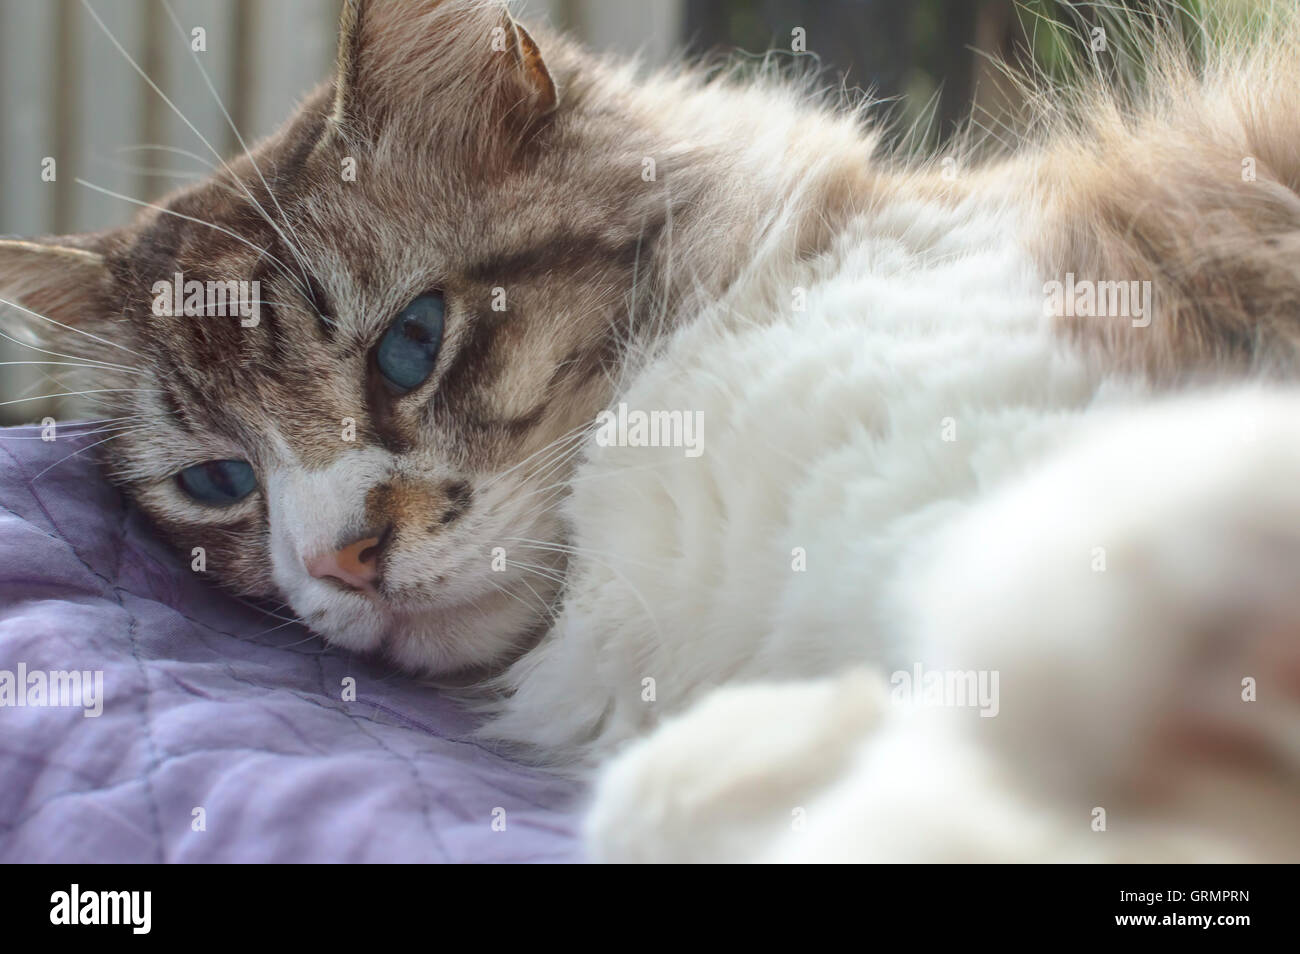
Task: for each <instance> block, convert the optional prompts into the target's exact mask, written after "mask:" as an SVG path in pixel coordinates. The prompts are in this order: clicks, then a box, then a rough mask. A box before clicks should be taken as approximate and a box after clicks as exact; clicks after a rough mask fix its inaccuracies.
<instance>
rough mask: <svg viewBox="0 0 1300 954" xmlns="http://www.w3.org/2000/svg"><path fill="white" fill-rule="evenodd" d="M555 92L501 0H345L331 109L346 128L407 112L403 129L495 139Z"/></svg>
mask: <svg viewBox="0 0 1300 954" xmlns="http://www.w3.org/2000/svg"><path fill="white" fill-rule="evenodd" d="M558 102H559V95H558V92H557V90H556V87H555V81H554V80H553V79H552V78H551V74H550V71H549V70H548V69H547V67H546V63H545V61H544V60H543V59H542V54H541V50H540V49H539V48H538V46H537V43H536V41H534V39H533V37H532V36H531V35H530V34H529V33H528V31H527V30H525V29H524V28H523V27H522V26H520V25H519V24H518V23H516V22H515V20H514V19H513V18H512V17H511V16H510V14H509V11H508V10H507V9H506V6H505V4H504V3H503V2H501V0H345V3H344V5H343V16H342V19H341V21H340V27H339V55H338V70H337V75H336V77H335V95H334V108H333V113H332V118H333V121H334V124H335V126H336V127H337V128H338V129H339V130H341V131H342V132H343V134H344V135H345V136H348V137H349V138H352V137H357V136H360V137H361V138H362V139H365V140H371V139H374V138H375V137H376V136H377V134H378V131H379V128H380V127H381V126H383V125H385V124H392V123H397V124H399V125H402V126H405V125H406V124H403V123H402V120H403V119H404V118H406V119H407V120H408V124H409V129H407V128H403V129H402V130H399V131H398V134H399V135H402V136H403V137H404V138H405V137H407V136H412V135H417V134H418V132H419V131H421V130H423V131H424V133H425V135H424V138H428V136H429V135H430V134H433V135H438V136H440V137H441V138H443V139H447V138H449V137H450V138H451V140H452V142H453V143H454V144H459V145H466V144H469V143H470V142H472V141H474V140H475V139H476V138H477V139H479V140H480V141H481V140H482V139H483V138H484V137H486V138H487V139H489V140H499V139H500V138H501V137H502V136H503V135H508V134H509V133H511V132H514V133H519V132H523V131H527V130H528V129H529V128H530V127H532V126H533V125H535V124H536V123H537V122H538V121H540V120H542V119H544V118H545V117H546V116H548V115H549V114H550V113H551V112H552V111H554V109H555V107H556V105H557V103H558ZM417 141H418V140H417Z"/></svg>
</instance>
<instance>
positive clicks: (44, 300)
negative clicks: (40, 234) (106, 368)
mask: <svg viewBox="0 0 1300 954" xmlns="http://www.w3.org/2000/svg"><path fill="white" fill-rule="evenodd" d="M74 243H76V244H74ZM108 286H109V272H108V267H107V266H106V265H105V263H104V257H103V256H102V255H101V254H100V253H99V252H98V251H96V250H95V249H94V248H92V247H89V243H88V242H86V241H84V240H82V239H81V238H80V237H71V238H69V239H52V240H38V241H28V240H24V239H0V310H3V311H4V312H6V313H7V317H6V319H5V321H4V325H5V331H6V333H7V334H12V331H21V332H24V334H21V335H15V337H20V338H22V339H23V340H26V341H29V342H37V341H40V342H44V343H47V344H48V343H55V342H61V341H65V340H68V339H69V338H72V337H78V338H82V339H84V338H85V336H84V335H77V334H76V332H75V331H69V330H68V329H84V328H85V327H86V326H87V325H90V324H94V323H96V322H97V319H98V318H99V317H100V315H101V309H102V307H103V301H104V297H105V293H106V291H107V289H108ZM87 343H89V341H88V340H87ZM84 350H85V349H84V348H82V349H81V351H84ZM78 353H80V351H79V352H78Z"/></svg>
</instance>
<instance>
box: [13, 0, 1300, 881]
mask: <svg viewBox="0 0 1300 954" xmlns="http://www.w3.org/2000/svg"><path fill="white" fill-rule="evenodd" d="M1166 12H1167V11H1166ZM1161 22H1162V21H1160V20H1159V18H1156V20H1153V21H1147V20H1144V19H1142V18H1140V17H1136V16H1135V17H1133V18H1132V19H1131V20H1129V21H1126V26H1127V27H1128V28H1129V29H1130V30H1131V31H1132V32H1133V33H1134V34H1135V35H1136V36H1137V38H1138V42H1139V44H1140V45H1141V44H1145V46H1144V47H1143V48H1144V49H1145V50H1146V53H1147V57H1146V70H1145V79H1144V80H1143V81H1142V84H1141V85H1140V86H1138V87H1135V88H1129V89H1128V90H1127V91H1125V89H1124V88H1123V87H1113V86H1110V85H1107V84H1105V83H1098V82H1094V81H1091V80H1080V81H1075V82H1074V84H1073V85H1072V86H1069V87H1066V88H1053V87H1051V86H1049V85H1047V84H1046V83H1041V84H1039V85H1037V86H1033V87H1031V88H1027V92H1028V93H1029V96H1030V99H1029V101H1030V103H1031V105H1033V106H1034V107H1035V108H1036V110H1037V112H1036V113H1035V116H1034V118H1035V119H1036V120H1037V122H1036V123H1032V124H1030V131H1029V132H1028V133H1026V134H1025V135H1024V136H1023V137H1022V140H1021V142H1020V144H1019V145H1018V146H1017V148H1016V149H1015V150H1013V151H1012V152H1011V153H1010V154H1007V155H1002V156H995V157H992V158H988V159H984V160H979V159H977V158H975V157H974V156H968V155H966V154H963V153H960V152H958V153H956V154H955V155H952V156H946V157H945V156H934V157H932V161H928V162H920V163H907V162H903V161H901V160H899V159H894V158H892V157H891V156H890V155H888V153H887V151H886V150H885V149H883V148H882V146H881V145H880V142H879V136H878V133H877V132H875V131H874V127H873V124H872V121H871V117H870V115H869V114H868V112H867V110H866V109H865V107H854V106H851V105H846V104H844V103H843V102H841V101H840V100H839V99H838V98H832V97H827V96H824V95H820V94H818V93H817V91H816V90H815V89H814V88H813V87H812V85H811V84H810V83H808V82H800V81H797V80H791V79H789V78H782V77H780V76H779V75H774V74H771V73H765V74H762V75H759V76H757V77H754V76H747V77H733V76H730V75H727V74H722V75H718V74H716V73H710V72H707V71H703V70H698V69H694V68H690V67H680V68H676V69H672V70H668V71H665V72H660V73H656V74H653V75H646V74H645V73H644V72H642V71H640V70H638V69H637V67H636V66H635V65H634V64H629V63H624V62H619V61H616V60H609V59H605V58H600V57H596V56H593V55H591V54H589V53H587V52H585V51H583V50H582V49H581V48H579V47H578V46H576V45H574V44H573V43H571V42H570V41H568V40H567V39H564V38H563V37H560V36H557V35H553V34H550V33H548V32H545V31H541V30H536V31H530V30H529V29H526V28H525V27H523V26H522V25H520V24H519V23H517V22H516V21H515V20H514V19H513V17H511V16H510V14H509V12H508V11H507V10H506V8H505V7H504V6H503V5H502V4H500V3H497V2H488V0H405V2H397V0H349V2H347V3H345V4H344V13H343V18H342V24H341V30H340V42H339V62H338V68H337V71H336V74H335V76H334V78H333V79H332V80H330V81H329V82H328V83H326V84H325V85H323V86H322V87H321V88H319V89H318V90H317V91H315V92H314V93H313V94H311V95H310V96H309V97H308V98H307V99H306V100H305V102H304V103H303V105H302V106H301V108H300V109H299V110H298V111H297V113H296V114H295V115H294V116H293V117H292V118H291V119H290V120H289V121H288V122H287V123H286V125H285V126H284V127H283V128H282V129H281V130H280V131H279V132H278V133H277V134H276V135H275V136H273V137H272V138H271V139H269V140H267V141H266V142H264V143H262V144H260V145H259V146H257V147H256V149H254V150H253V151H252V152H250V153H247V154H246V155H244V156H242V157H239V158H236V159H232V160H231V161H230V162H229V163H228V164H223V165H222V167H221V168H220V169H219V170H218V171H217V172H216V173H215V174H214V175H213V176H212V177H211V178H210V179H208V180H206V181H204V182H202V183H199V184H197V185H194V186H191V187H187V188H185V189H183V190H181V191H179V192H177V193H175V194H174V195H172V196H170V197H168V198H167V199H165V200H164V201H163V202H162V203H160V204H159V205H158V206H150V207H149V208H146V209H145V210H144V211H143V212H142V213H141V214H140V215H139V217H138V218H136V219H135V220H134V221H133V222H132V223H130V224H128V225H126V226H123V227H121V228H119V229H114V230H111V231H108V232H104V233H99V234H95V235H78V236H65V237H56V238H49V239H40V240H31V241H23V240H13V241H4V242H0V288H3V290H4V295H5V300H6V301H14V302H16V303H17V304H18V305H20V306H21V309H22V310H21V312H19V315H20V317H24V318H25V319H26V321H25V322H24V327H26V328H27V330H28V331H29V332H30V331H32V330H39V331H40V332H41V336H40V338H39V341H33V347H37V348H41V349H44V351H45V352H46V353H47V354H52V355H56V356H58V360H71V361H73V362H76V363H80V364H83V365H86V366H87V367H85V368H83V369H82V370H83V371H85V372H86V374H87V375H88V377H89V379H90V380H91V381H93V382H94V383H93V384H92V385H90V387H92V388H93V389H94V390H95V391H96V395H95V396H96V397H97V398H99V400H100V402H101V405H102V406H103V407H105V408H107V409H108V411H109V412H110V413H109V414H108V416H109V417H110V418H113V419H117V420H120V421H122V422H124V423H125V429H124V430H123V431H122V432H121V433H120V434H119V435H117V436H115V437H114V438H113V439H112V440H111V441H110V442H108V443H105V444H104V445H103V448H102V450H103V456H104V462H105V467H106V472H107V473H108V474H109V476H110V477H111V478H112V479H113V480H114V481H115V482H116V483H117V484H118V485H119V486H120V487H121V488H122V489H123V491H124V492H125V493H126V494H127V495H129V497H130V498H131V499H132V500H133V501H134V502H135V504H136V505H137V506H138V507H139V508H140V509H141V510H142V511H143V512H145V513H146V514H147V515H148V516H149V517H150V518H152V520H153V521H154V522H155V523H156V525H157V526H158V528H159V530H160V532H161V533H163V534H164V535H165V536H167V537H168V538H169V539H170V540H172V541H173V542H175V544H176V545H177V546H178V547H180V548H181V549H182V550H183V551H186V552H188V551H189V549H190V548H191V547H194V546H201V547H203V548H204V549H205V551H206V554H207V567H208V571H209V573H210V574H211V575H212V576H213V577H214V578H215V579H217V580H219V581H220V582H221V583H222V584H223V585H225V586H227V587H229V588H230V589H232V590H234V591H236V592H238V593H241V594H244V595H247V596H252V597H265V598H278V599H282V600H285V601H287V602H288V603H289V604H290V605H291V606H292V608H293V611H294V612H295V613H296V614H297V615H298V616H299V617H300V618H301V619H302V620H303V621H304V622H305V623H306V625H308V626H309V627H310V628H311V629H312V630H313V631H315V632H316V633H318V634H319V635H320V636H321V637H323V638H324V639H325V640H326V641H327V642H328V643H330V644H331V645H334V646H339V647H343V648H346V649H349V650H353V651H356V652H361V653H377V654H382V655H384V656H385V657H387V658H388V659H391V660H393V661H395V662H396V663H398V664H399V665H401V666H402V667H404V668H405V669H407V670H409V671H411V672H412V673H415V674H417V675H420V676H423V677H426V678H429V679H430V681H431V682H437V683H439V684H441V685H444V686H446V687H447V691H455V692H459V693H461V694H463V695H464V696H465V697H466V699H467V702H468V704H470V705H474V706H477V707H478V708H480V709H482V710H483V711H484V714H485V719H486V721H485V725H484V726H483V728H482V729H481V730H480V737H481V738H482V739H484V740H490V741H491V742H493V744H495V745H497V746H499V747H500V750H501V751H503V752H506V753H511V754H516V755H518V757H520V758H526V759H529V760H531V761H534V762H537V763H539V764H543V765H549V766H551V767H553V768H555V769H556V770H557V771H571V772H575V773H590V774H591V775H592V777H593V778H594V780H595V782H594V795H593V800H592V804H591V807H590V812H589V815H588V822H587V827H586V831H587V838H588V847H589V851H590V855H591V857H592V858H593V859H595V860H601V861H687V860H689V861H716V860H726V861H831V860H835V861H840V860H854V861H860V860H1008V861H1021V860H1035V861H1041V860H1152V859H1174V860H1227V859H1246V860H1277V859H1289V860H1294V859H1295V858H1297V857H1300V826H1298V825H1297V823H1296V815H1295V811H1294V808H1295V805H1296V804H1297V799H1298V798H1300V752H1298V751H1297V746H1296V739H1297V738H1300V732H1298V731H1297V730H1298V729H1300V688H1298V686H1300V683H1297V673H1300V666H1298V664H1297V660H1298V658H1300V655H1298V653H1297V639H1296V636H1297V634H1298V633H1300V599H1297V597H1296V595H1295V594H1297V593H1300V559H1298V558H1300V480H1297V479H1296V478H1297V476H1300V390H1297V389H1296V388H1295V387H1294V384H1293V382H1294V380H1295V377H1296V372H1297V370H1298V368H1297V350H1296V345H1297V342H1300V270H1298V269H1297V267H1296V261H1297V255H1296V253H1297V251H1298V250H1300V194H1298V193H1300V146H1298V144H1300V108H1297V107H1300V84H1298V83H1297V80H1300V76H1297V72H1300V61H1298V60H1297V57H1296V55H1295V54H1296V51H1297V49H1300V43H1298V42H1297V40H1298V38H1300V34H1298V33H1297V22H1298V21H1297V18H1296V17H1295V16H1294V15H1293V14H1291V13H1289V12H1288V9H1287V8H1286V7H1285V6H1282V5H1277V6H1267V7H1264V8H1261V11H1260V12H1259V14H1258V16H1257V19H1256V20H1255V21H1254V22H1253V24H1252V26H1253V29H1252V30H1245V29H1241V30H1237V29H1233V28H1230V26H1229V25H1228V24H1227V23H1226V22H1224V23H1211V24H1210V26H1211V29H1208V30H1207V31H1206V33H1207V36H1209V37H1211V38H1213V40H1214V43H1212V44H1211V48H1210V49H1208V50H1207V51H1206V52H1205V65H1204V66H1203V67H1196V68H1194V67H1193V66H1191V65H1190V60H1189V58H1188V57H1186V56H1184V55H1183V53H1182V51H1181V47H1179V45H1178V44H1177V43H1175V42H1174V41H1172V40H1171V39H1169V38H1168V37H1169V35H1168V34H1167V33H1166V31H1165V30H1164V29H1163V28H1162V27H1161V26H1160V23H1161ZM1153 23H1154V24H1155V25H1154V26H1152V25H1151V24H1153ZM534 33H535V34H536V38H534ZM1216 44H1217V45H1216ZM1089 55H1091V54H1087V55H1084V54H1080V56H1081V57H1082V58H1083V60H1084V61H1085V62H1088V60H1087V56H1089ZM1082 75H1087V74H1086V72H1085V73H1084V74H1082ZM944 159H948V160H950V161H948V162H944V161H942V160H944ZM177 276H184V278H185V279H186V280H195V281H199V282H209V281H212V282H226V281H246V282H250V283H251V282H256V283H257V284H256V285H255V286H251V287H253V288H256V289H257V290H256V292H253V293H251V294H245V296H244V297H245V299H250V300H246V301H245V302H244V303H245V304H253V303H254V302H252V301H251V299H252V298H255V299H256V302H255V304H256V305H257V308H256V312H255V314H256V320H255V321H248V320H243V321H241V320H238V319H236V318H232V317H228V316H226V317H223V316H220V315H213V314H206V313H205V314H202V315H193V314H190V315H186V314H185V313H184V309H181V308H177V307H176V306H175V304H174V303H173V304H172V305H171V306H167V307H160V306H159V299H158V292H157V291H156V290H155V289H157V288H162V289H165V288H166V287H167V286H168V283H172V282H173V281H174V280H176V278H177ZM208 304H210V302H208ZM10 311H11V312H15V311H16V309H10ZM927 673H928V674H929V676H927ZM936 674H937V676H938V681H937V682H936V681H935V680H934V679H933V678H930V677H932V676H934V675H936ZM1002 689H1005V693H1003V692H1002V691H1001V690H1002ZM932 690H933V691H932ZM1256 700H1257V701H1256ZM936 703H943V704H936ZM975 703H977V704H975ZM1108 826H1113V827H1108Z"/></svg>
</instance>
